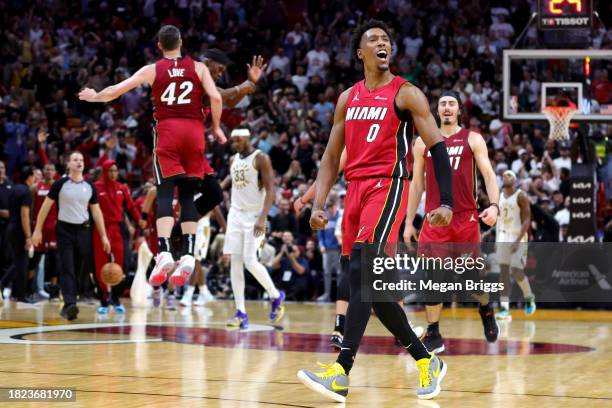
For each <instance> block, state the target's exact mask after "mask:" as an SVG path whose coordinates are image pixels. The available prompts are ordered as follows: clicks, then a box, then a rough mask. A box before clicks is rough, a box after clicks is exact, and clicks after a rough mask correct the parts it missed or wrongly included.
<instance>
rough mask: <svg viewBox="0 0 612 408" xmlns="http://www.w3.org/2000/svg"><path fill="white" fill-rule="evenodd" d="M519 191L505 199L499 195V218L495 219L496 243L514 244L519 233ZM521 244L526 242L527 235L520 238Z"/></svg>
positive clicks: (520, 224)
mask: <svg viewBox="0 0 612 408" xmlns="http://www.w3.org/2000/svg"><path fill="white" fill-rule="evenodd" d="M519 194H520V190H516V191H515V192H514V193H513V194H512V195H511V196H509V197H506V196H505V195H504V193H503V192H502V193H501V194H500V195H499V217H498V219H497V230H496V238H495V240H496V241H497V242H515V241H516V239H517V238H518V236H519V234H520V233H521V227H522V224H523V223H522V222H521V208H520V207H519V205H518V196H519ZM521 242H527V233H525V235H524V236H523V237H522V238H521Z"/></svg>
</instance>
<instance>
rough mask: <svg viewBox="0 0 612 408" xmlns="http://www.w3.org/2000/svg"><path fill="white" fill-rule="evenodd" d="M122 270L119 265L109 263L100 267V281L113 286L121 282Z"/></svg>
mask: <svg viewBox="0 0 612 408" xmlns="http://www.w3.org/2000/svg"><path fill="white" fill-rule="evenodd" d="M123 277H124V275H123V269H121V266H119V264H116V263H114V262H109V263H107V264H105V265H104V266H103V267H102V280H103V281H104V283H106V284H107V285H110V286H115V285H117V284H119V282H121V281H122V280H123Z"/></svg>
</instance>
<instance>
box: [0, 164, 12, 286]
mask: <svg viewBox="0 0 612 408" xmlns="http://www.w3.org/2000/svg"><path fill="white" fill-rule="evenodd" d="M12 188H13V183H11V181H10V180H9V179H8V178H7V177H6V166H5V165H4V162H3V161H0V276H4V274H5V273H6V270H7V268H8V267H9V266H10V260H11V259H10V252H9V246H8V241H7V228H8V224H9V216H10V214H9V195H10V193H11V189H12ZM7 293H8V292H7ZM4 297H5V298H8V296H6V295H5V296H4Z"/></svg>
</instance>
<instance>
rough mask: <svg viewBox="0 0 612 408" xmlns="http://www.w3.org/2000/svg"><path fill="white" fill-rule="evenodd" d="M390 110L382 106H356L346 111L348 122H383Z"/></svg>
mask: <svg viewBox="0 0 612 408" xmlns="http://www.w3.org/2000/svg"><path fill="white" fill-rule="evenodd" d="M388 110H389V108H383V107H381V106H378V107H374V106H354V107H352V108H348V109H347V110H346V118H345V121H346V120H383V119H385V116H386V115H387V111H388Z"/></svg>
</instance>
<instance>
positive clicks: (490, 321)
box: [478, 305, 499, 343]
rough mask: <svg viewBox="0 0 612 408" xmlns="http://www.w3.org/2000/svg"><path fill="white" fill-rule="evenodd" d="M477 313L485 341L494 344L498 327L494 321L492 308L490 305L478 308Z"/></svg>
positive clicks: (497, 334)
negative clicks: (480, 320)
mask: <svg viewBox="0 0 612 408" xmlns="http://www.w3.org/2000/svg"><path fill="white" fill-rule="evenodd" d="M478 313H480V318H481V319H482V327H484V335H485V337H486V339H487V341H488V342H489V343H495V342H496V341H497V337H498V336H499V326H498V325H497V320H495V312H494V310H493V308H492V307H491V306H490V305H488V306H486V307H480V308H479V309H478Z"/></svg>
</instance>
